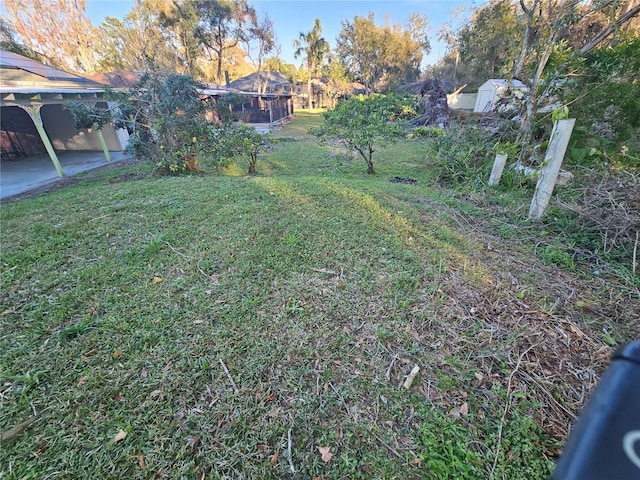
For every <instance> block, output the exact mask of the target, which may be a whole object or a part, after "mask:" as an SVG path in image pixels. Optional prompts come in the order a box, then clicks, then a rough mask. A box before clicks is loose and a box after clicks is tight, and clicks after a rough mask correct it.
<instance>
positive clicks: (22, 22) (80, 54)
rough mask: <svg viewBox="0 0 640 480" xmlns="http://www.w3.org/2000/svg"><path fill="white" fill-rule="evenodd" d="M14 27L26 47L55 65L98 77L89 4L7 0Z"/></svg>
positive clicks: (64, 0)
mask: <svg viewBox="0 0 640 480" xmlns="http://www.w3.org/2000/svg"><path fill="white" fill-rule="evenodd" d="M4 4H5V8H6V9H7V12H8V14H9V20H10V23H11V25H12V27H13V29H14V30H15V32H16V33H17V35H18V36H19V37H20V40H21V41H22V43H23V44H24V45H25V46H26V47H27V48H28V49H30V50H32V51H34V52H39V53H40V54H41V55H42V57H43V58H44V59H46V60H47V61H48V62H49V63H51V64H52V65H54V66H56V67H59V68H63V69H66V70H70V71H73V72H76V73H94V72H95V70H96V66H97V56H96V52H95V49H94V40H95V35H96V28H95V27H94V26H93V25H92V24H91V20H89V18H88V17H87V15H86V13H85V10H86V0H5V2H4Z"/></svg>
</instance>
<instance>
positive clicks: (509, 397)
mask: <svg viewBox="0 0 640 480" xmlns="http://www.w3.org/2000/svg"><path fill="white" fill-rule="evenodd" d="M537 346H538V345H537V344H534V345H531V346H529V348H527V349H526V350H525V351H524V352H522V353H521V354H520V357H519V358H518V361H517V362H516V366H515V368H514V369H513V370H512V371H511V373H510V374H509V380H508V381H507V403H506V404H505V406H504V412H502V418H501V419H500V424H499V425H498V441H497V442H496V444H497V447H496V455H495V457H493V465H492V466H491V472H490V473H489V478H493V474H494V472H495V470H496V466H497V465H498V457H500V450H501V449H502V427H503V426H504V421H505V419H506V417H507V412H508V411H509V407H510V406H511V399H512V398H513V392H511V381H512V380H513V376H514V375H515V374H516V372H517V371H518V370H519V369H520V364H521V363H522V359H523V358H524V356H525V355H526V354H527V353H529V352H530V351H531V350H532V349H533V348H534V347H537Z"/></svg>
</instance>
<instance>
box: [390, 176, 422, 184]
mask: <svg viewBox="0 0 640 480" xmlns="http://www.w3.org/2000/svg"><path fill="white" fill-rule="evenodd" d="M390 181H391V182H393V183H406V184H407V185H415V184H416V183H418V181H417V180H416V179H415V178H402V177H391V180H390Z"/></svg>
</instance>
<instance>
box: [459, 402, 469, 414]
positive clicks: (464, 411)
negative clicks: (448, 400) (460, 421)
mask: <svg viewBox="0 0 640 480" xmlns="http://www.w3.org/2000/svg"><path fill="white" fill-rule="evenodd" d="M460 413H461V414H462V415H469V404H468V403H467V402H464V403H463V404H462V405H460Z"/></svg>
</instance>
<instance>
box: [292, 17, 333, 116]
mask: <svg viewBox="0 0 640 480" xmlns="http://www.w3.org/2000/svg"><path fill="white" fill-rule="evenodd" d="M293 46H294V48H295V49H296V50H295V52H294V53H293V55H294V57H295V58H298V57H300V56H301V55H304V58H305V60H306V62H307V95H308V96H309V97H308V101H309V105H308V108H309V110H311V109H312V108H313V105H312V102H311V99H312V91H311V76H312V75H316V74H317V73H318V71H319V69H320V68H321V66H322V63H323V60H324V58H325V57H326V56H327V55H328V54H329V50H330V49H329V43H328V42H327V41H326V40H325V39H324V38H323V37H322V24H321V23H320V19H319V18H316V21H315V23H314V25H313V28H312V29H311V31H310V32H307V33H302V32H301V33H300V35H299V36H298V38H297V39H296V40H294V41H293Z"/></svg>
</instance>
